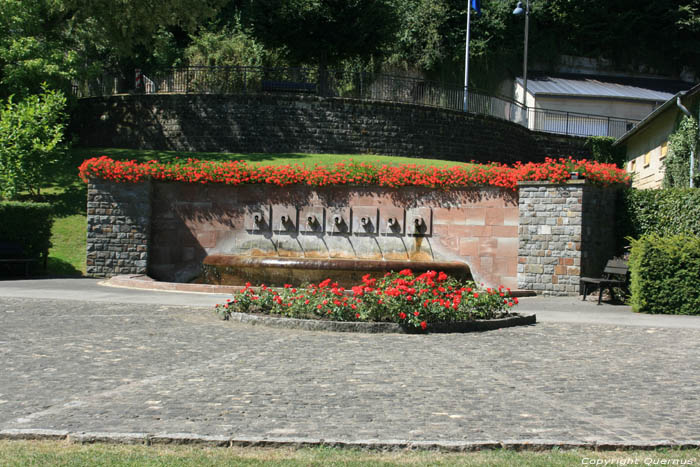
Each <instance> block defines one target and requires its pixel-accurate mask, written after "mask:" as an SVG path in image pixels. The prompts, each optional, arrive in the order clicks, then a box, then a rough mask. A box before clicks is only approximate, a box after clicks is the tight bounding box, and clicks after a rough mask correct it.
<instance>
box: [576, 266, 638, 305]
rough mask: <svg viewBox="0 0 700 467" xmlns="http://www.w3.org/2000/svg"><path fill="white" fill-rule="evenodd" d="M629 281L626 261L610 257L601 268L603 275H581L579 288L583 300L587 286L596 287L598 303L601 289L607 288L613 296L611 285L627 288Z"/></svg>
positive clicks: (587, 291)
mask: <svg viewBox="0 0 700 467" xmlns="http://www.w3.org/2000/svg"><path fill="white" fill-rule="evenodd" d="M628 283H629V267H628V266H627V261H624V260H621V259H611V260H609V261H608V263H607V264H606V265H605V269H604V270H603V277H582V278H581V283H580V285H581V288H582V289H583V300H585V299H586V295H588V293H589V289H588V288H589V286H592V287H591V290H594V289H595V288H596V287H598V290H599V293H598V305H600V304H601V301H602V300H603V290H605V289H608V290H609V291H610V295H611V296H612V297H613V299H614V298H615V293H614V292H613V287H623V288H627V284H628Z"/></svg>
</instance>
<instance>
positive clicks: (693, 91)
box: [613, 83, 700, 146]
mask: <svg viewBox="0 0 700 467" xmlns="http://www.w3.org/2000/svg"><path fill="white" fill-rule="evenodd" d="M698 94H700V83H698V84H696V85H695V86H693V87H692V88H690V89H688V90H687V91H679V92H677V93H676V94H674V95H673V96H671V98H670V99H668V100H667V101H666V102H664V103H663V104H662V105H660V106H659V107H657V108H656V109H654V110H653V111H652V112H651V113H650V114H649V115H647V116H646V117H644V118H643V119H642V120H641V121H640V122H639V123H637V124H636V125H635V126H633V127H632V129H631V130H630V131H628V132H627V133H625V134H624V135H622V136H620V138H618V139H617V141H615V142H614V143H613V146H618V145H620V144H622V143H624V142H625V141H626V140H627V139H628V138H630V137H631V136H632V135H634V134H635V133H637V132H638V131H639V130H641V129H642V128H644V127H645V126H646V125H647V124H648V123H649V122H651V121H652V120H654V118H656V116H657V115H659V114H661V113H663V112H665V111H666V109H668V108H669V107H673V108H677V104H676V100H677V99H678V98H680V99H681V101H682V100H683V99H684V98H685V99H687V98H692V97H694V96H695V95H698Z"/></svg>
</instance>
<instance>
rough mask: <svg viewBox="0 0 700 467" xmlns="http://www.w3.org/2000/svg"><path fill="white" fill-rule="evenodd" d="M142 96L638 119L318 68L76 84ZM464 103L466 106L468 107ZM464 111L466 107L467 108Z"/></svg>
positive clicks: (175, 72)
mask: <svg viewBox="0 0 700 467" xmlns="http://www.w3.org/2000/svg"><path fill="white" fill-rule="evenodd" d="M134 83H135V84H134ZM126 92H141V93H146V94H161V93H175V94H189V93H193V94H195V93H196V94H202V93H204V94H236V93H266V92H275V93H278V92H289V93H303V94H313V95H318V96H323V97H344V98H353V99H363V100H375V101H388V102H400V103H407V104H415V105H423V106H430V107H438V108H442V109H449V110H456V111H464V110H466V111H467V112H470V113H474V114H480V115H488V116H491V117H496V118H500V119H503V120H508V121H511V122H515V123H518V124H520V125H523V126H526V127H528V128H530V129H532V130H537V131H544V132H548V133H558V134H563V135H574V136H613V137H616V138H617V137H620V136H622V135H623V134H624V133H626V132H627V131H628V130H629V129H631V128H632V126H634V125H635V124H636V123H637V122H638V121H637V120H631V119H625V118H616V117H605V116H598V115H589V114H583V113H574V112H565V111H558V110H548V109H539V108H527V107H524V106H523V105H522V104H520V103H518V102H515V101H513V100H512V99H508V98H506V97H501V96H493V95H489V94H487V93H484V92H481V91H478V90H472V89H469V90H468V91H467V90H466V89H465V88H464V87H463V86H449V85H445V84H444V83H438V82H435V81H429V80H424V79H420V78H412V77H405V76H396V75H388V74H374V73H366V72H346V71H335V70H326V71H320V70H318V69H314V68H262V67H205V66H201V67H197V66H194V67H183V68H172V69H169V70H166V71H164V72H159V73H153V74H144V73H141V72H140V71H138V70H137V71H136V75H135V77H134V79H133V80H126V79H119V78H117V77H116V76H114V75H104V76H102V77H100V78H96V79H93V80H90V81H89V82H81V83H74V86H73V93H74V94H75V95H76V96H78V97H95V96H106V95H114V94H121V93H126ZM465 104H466V105H465ZM465 107H466V109H465Z"/></svg>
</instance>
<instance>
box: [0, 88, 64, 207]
mask: <svg viewBox="0 0 700 467" xmlns="http://www.w3.org/2000/svg"><path fill="white" fill-rule="evenodd" d="M65 106H66V98H65V97H64V96H63V94H62V93H61V92H60V91H50V90H47V89H46V88H44V92H43V93H41V94H39V95H32V96H29V97H27V98H25V99H23V100H22V101H19V102H17V103H15V102H14V101H13V98H12V97H10V98H9V99H8V101H7V103H6V104H5V107H4V108H3V109H1V110H0V194H2V196H3V197H5V198H8V199H13V198H15V197H16V196H17V194H18V192H19V191H21V190H27V191H29V194H30V195H32V196H38V195H39V189H40V187H41V186H42V185H44V184H45V183H46V181H47V180H49V179H50V177H51V174H52V173H53V171H54V170H55V168H56V167H57V165H58V164H60V163H61V155H62V152H61V143H62V142H63V130H64V128H65V113H64V109H65Z"/></svg>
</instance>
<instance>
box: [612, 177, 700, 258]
mask: <svg viewBox="0 0 700 467" xmlns="http://www.w3.org/2000/svg"><path fill="white" fill-rule="evenodd" d="M619 201H620V205H619V206H618V209H617V213H618V216H617V222H618V225H617V233H618V246H619V247H620V249H622V247H623V246H624V245H626V244H627V242H626V240H625V239H626V238H627V237H632V238H640V237H641V236H643V235H659V236H661V237H669V236H672V235H700V189H698V188H667V189H663V190H637V189H633V188H628V189H626V190H622V191H621V193H620V197H619Z"/></svg>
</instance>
